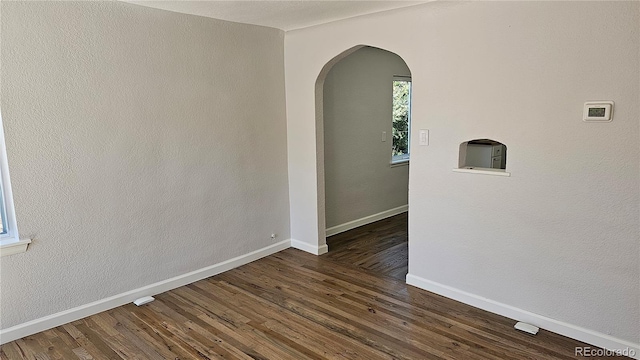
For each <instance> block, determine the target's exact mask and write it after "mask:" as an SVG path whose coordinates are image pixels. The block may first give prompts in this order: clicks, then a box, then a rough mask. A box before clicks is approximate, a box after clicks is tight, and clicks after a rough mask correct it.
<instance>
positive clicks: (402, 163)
mask: <svg viewBox="0 0 640 360" xmlns="http://www.w3.org/2000/svg"><path fill="white" fill-rule="evenodd" d="M408 165H409V159H407V160H399V161H395V162H392V163H391V165H390V166H391V167H398V166H408Z"/></svg>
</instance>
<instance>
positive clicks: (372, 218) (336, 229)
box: [327, 205, 409, 237]
mask: <svg viewBox="0 0 640 360" xmlns="http://www.w3.org/2000/svg"><path fill="white" fill-rule="evenodd" d="M407 211H409V205H402V206H398V207H397V208H393V209H389V210H385V211H383V212H379V213H377V214H373V215H369V216H365V217H363V218H360V219H357V220H353V221H349V222H347V223H344V224H341V225H336V226H332V227H330V228H328V229H327V237H329V236H333V235H336V234H340V233H341V232H345V231H348V230H351V229H355V228H357V227H359V226H362V225H367V224H371V223H372V222H376V221H379V220H382V219H386V218H388V217H392V216H395V215H398V214H402V213H403V212H407Z"/></svg>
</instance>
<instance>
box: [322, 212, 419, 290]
mask: <svg viewBox="0 0 640 360" xmlns="http://www.w3.org/2000/svg"><path fill="white" fill-rule="evenodd" d="M407 224H408V216H407V213H402V214H400V215H396V216H393V217H390V218H387V219H384V220H380V221H377V222H375V223H372V224H368V225H364V226H361V227H359V228H355V229H353V230H349V231H346V232H343V233H340V234H337V235H334V236H331V237H328V238H327V245H328V246H329V253H327V254H326V255H324V258H325V259H327V260H330V261H334V262H338V263H340V264H342V265H353V266H356V267H358V268H359V269H362V270H365V271H368V272H371V273H375V274H379V275H386V276H390V277H392V278H394V279H398V280H401V281H404V279H405V277H406V276H407V272H408V258H409V243H408V241H407V240H408V238H407V236H408V226H407Z"/></svg>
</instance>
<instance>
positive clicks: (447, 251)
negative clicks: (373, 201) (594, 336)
mask: <svg viewBox="0 0 640 360" xmlns="http://www.w3.org/2000/svg"><path fill="white" fill-rule="evenodd" d="M399 24H401V26H400V25H399ZM638 24H640V3H638V2H464V3H458V2H435V3H430V4H426V5H420V6H416V7H412V8H408V9H404V10H397V11H391V12H386V13H380V14H373V15H369V16H364V17H359V18H354V19H349V20H345V21H339V22H335V23H331V24H326V25H322V26H317V27H313V28H308V29H303V30H298V31H293V32H290V33H287V34H286V36H285V63H286V87H287V115H288V119H287V128H288V133H287V137H288V142H289V148H288V150H289V170H290V173H289V184H290V203H291V213H292V216H291V218H292V220H293V221H295V223H294V224H292V225H293V226H292V237H293V238H296V239H298V240H301V241H307V242H309V243H312V244H314V245H315V244H316V242H317V241H318V236H317V223H318V219H317V217H316V215H317V210H316V209H317V206H318V204H317V192H316V191H317V190H314V189H315V186H316V185H317V181H316V173H317V169H316V165H317V164H316V162H315V152H316V142H315V132H314V131H315V129H314V126H313V125H314V123H315V118H314V114H315V113H314V83H315V81H316V77H317V76H318V73H319V72H320V70H321V69H322V67H323V66H324V65H325V64H326V63H327V62H328V61H329V60H331V59H332V58H333V57H334V56H336V55H338V54H340V53H341V52H342V51H344V50H346V49H349V48H351V47H352V46H355V45H360V44H365V45H371V46H375V47H379V48H383V49H386V50H389V51H393V52H395V53H397V54H398V55H400V56H401V57H402V58H403V59H404V60H405V61H406V63H407V65H408V66H409V68H410V69H411V72H412V79H413V91H414V92H413V129H414V133H413V140H414V141H413V146H412V149H411V165H410V181H409V189H410V193H409V206H410V215H409V272H410V273H411V274H413V275H415V276H419V277H422V278H425V279H428V280H431V281H435V282H438V283H440V284H444V285H448V286H451V287H454V288H457V289H461V290H464V291H467V292H469V293H472V294H476V295H479V296H482V297H485V298H488V299H491V300H494V301H498V302H501V303H504V304H508V305H511V306H515V307H517V308H520V309H525V310H528V311H531V312H533V313H536V314H540V315H544V316H547V317H550V318H553V319H557V320H560V321H564V322H568V323H570V324H574V325H578V326H582V327H585V328H587V329H592V330H595V331H598V332H600V333H604V334H610V335H612V336H614V337H617V338H620V339H624V340H627V341H632V342H635V343H638V342H639V340H640V327H638V324H639V323H640V284H639V282H638V279H639V278H640V261H639V260H640V259H639V253H640V248H639V247H640V241H639V238H640V221H639V219H640V211H639V205H640V151H639V150H640V148H639V147H638V140H639V137H640V132H639V121H638V113H640V91H639V81H638V80H639V79H640V62H639V61H640V60H639V54H640V49H639V46H640V32H639V31H640V28H639V27H638ZM588 100H613V101H615V102H616V108H615V115H614V120H613V122H611V123H605V124H587V123H584V122H582V105H583V103H584V102H585V101H588ZM420 128H426V129H429V130H430V135H431V139H430V145H429V146H428V147H420V146H416V145H417V141H416V135H417V133H416V132H415V130H417V129H420ZM483 138H489V139H497V140H499V141H501V142H503V143H504V144H506V145H507V146H508V157H509V160H508V161H509V164H508V168H509V172H511V177H497V176H482V175H473V174H464V173H455V172H452V171H451V170H452V169H453V168H455V167H457V163H458V149H459V145H460V143H462V142H464V141H468V140H470V139H483Z"/></svg>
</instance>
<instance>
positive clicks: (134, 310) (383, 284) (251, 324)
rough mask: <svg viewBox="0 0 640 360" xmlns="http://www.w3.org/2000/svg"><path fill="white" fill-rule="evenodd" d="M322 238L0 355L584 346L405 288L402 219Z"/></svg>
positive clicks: (504, 351) (503, 352)
mask: <svg viewBox="0 0 640 360" xmlns="http://www.w3.org/2000/svg"><path fill="white" fill-rule="evenodd" d="M329 244H330V245H329V246H330V252H329V253H328V254H325V255H323V256H319V257H318V256H314V255H310V254H307V253H304V252H302V251H299V250H295V249H287V250H284V251H281V252H279V253H277V254H273V255H271V256H268V257H265V258H263V259H260V260H258V261H255V262H253V263H250V264H247V265H245V266H242V267H239V268H236V269H234V270H231V271H228V272H225V273H223V274H220V275H216V276H213V277H211V278H208V279H205V280H201V281H198V282H195V283H193V284H190V285H187V286H183V287H181V288H178V289H175V290H172V291H169V292H166V293H162V294H159V295H157V296H156V301H154V302H152V303H150V304H148V305H144V306H141V307H136V306H135V305H132V304H127V305H124V306H121V307H118V308H115V309H112V310H109V311H106V312H103V313H100V314H97V315H93V316H90V317H87V318H85V319H82V320H78V321H74V322H72V323H69V324H66V325H63V326H59V327H56V328H54V329H51V330H47V331H44V332H41V333H38V334H35V335H32V336H28V337H25V338H23V339H20V340H16V341H13V342H10V343H8V344H5V345H3V346H1V347H0V359H221V358H225V359H227V358H229V359H235V358H239V359H573V358H576V357H575V356H574V348H575V347H576V346H585V344H582V343H580V342H577V341H575V340H571V339H568V338H566V337H562V336H559V335H556V334H553V333H550V332H547V331H540V333H539V334H538V335H536V336H530V335H527V334H524V333H521V332H518V331H516V330H514V329H513V324H514V322H513V321H512V320H509V319H506V318H504V317H501V316H498V315H494V314H491V313H488V312H485V311H482V310H479V309H476V308H473V307H470V306H467V305H464V304H461V303H458V302H456V301H452V300H449V299H446V298H444V297H441V296H438V295H435V294H432V293H429V292H427V291H423V290H420V289H417V288H414V287H411V286H407V285H406V284H405V283H404V280H403V278H404V275H405V274H406V251H407V250H406V215H400V216H397V217H394V218H391V219H387V220H383V221H380V222H378V223H376V224H371V225H367V226H365V227H362V228H359V229H354V230H352V231H350V232H348V233H343V234H340V235H337V236H334V237H332V238H331V239H329ZM401 259H404V260H401Z"/></svg>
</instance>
